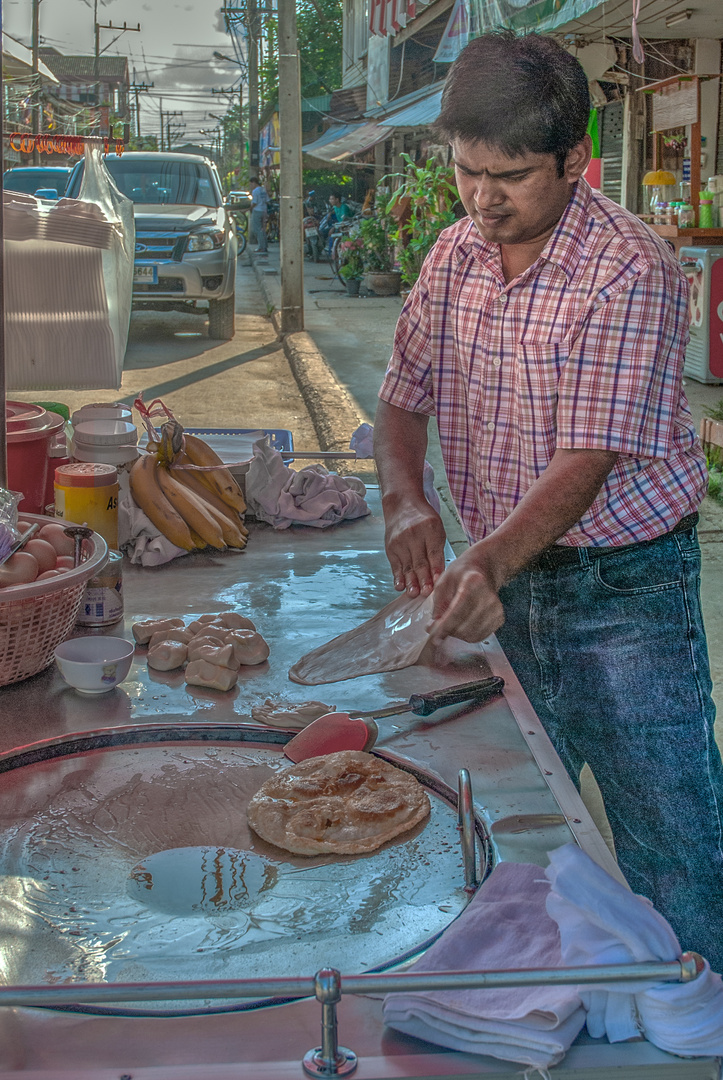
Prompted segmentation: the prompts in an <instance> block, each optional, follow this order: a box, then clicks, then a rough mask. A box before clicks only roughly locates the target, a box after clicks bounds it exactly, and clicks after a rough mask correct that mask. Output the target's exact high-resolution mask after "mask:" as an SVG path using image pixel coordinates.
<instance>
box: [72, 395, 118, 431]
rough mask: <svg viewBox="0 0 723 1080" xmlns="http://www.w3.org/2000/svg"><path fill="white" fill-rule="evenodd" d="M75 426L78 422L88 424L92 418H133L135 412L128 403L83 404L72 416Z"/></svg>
mask: <svg viewBox="0 0 723 1080" xmlns="http://www.w3.org/2000/svg"><path fill="white" fill-rule="evenodd" d="M71 419H72V423H73V427H75V426H76V425H77V424H86V423H88V421H90V420H124V421H126V422H130V421H132V420H133V413H132V411H131V409H129V408H128V406H127V405H121V404H117V405H116V404H114V403H112V402H111V403H107V402H104V401H99V402H97V403H94V404H91V405H83V406H82V408H80V409H77V410H76V411H75V412H74V413H73V416H72V418H71Z"/></svg>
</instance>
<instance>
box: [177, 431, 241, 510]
mask: <svg viewBox="0 0 723 1080" xmlns="http://www.w3.org/2000/svg"><path fill="white" fill-rule="evenodd" d="M183 439H184V444H183V448H184V450H185V451H186V454H187V455H188V457H189V458H190V459H191V462H192V463H193V464H194V465H215V466H218V467H217V468H214V469H209V471H208V472H199V473H197V474H196V475H197V476H198V477H199V479H200V480H201V481H202V482H203V483H204V484H205V485H206V487H207V488H208V489H209V490H210V491H214V492H215V493H216V494H217V495H218V497H219V498H220V499H221V500H222V501H223V502H225V503H226V505H227V506H230V507H232V508H233V509H234V510H235V511H236V512H237V513H238V514H243V512H244V510H245V509H246V503H245V501H244V497H243V495H242V494H241V488H240V487H239V486H238V484H237V483H236V481H235V480H234V478H233V476H232V475H231V473H230V472H229V471H228V469H227V468H226V466H225V465H224V463H223V462H222V461H221V458H220V457H219V456H218V454H217V453H216V451H215V450H212V449H211V447H210V446H209V445H208V443H205V442H204V441H203V439H199V438H198V436H197V435H188V434H187V433H184V436H183Z"/></svg>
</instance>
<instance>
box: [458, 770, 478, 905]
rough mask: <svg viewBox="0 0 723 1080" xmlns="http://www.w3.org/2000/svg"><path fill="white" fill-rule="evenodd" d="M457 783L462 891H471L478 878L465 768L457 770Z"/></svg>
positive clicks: (470, 796) (469, 785)
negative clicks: (462, 863) (462, 871)
mask: <svg viewBox="0 0 723 1080" xmlns="http://www.w3.org/2000/svg"><path fill="white" fill-rule="evenodd" d="M457 783H458V790H459V804H458V811H459V828H460V831H461V833H462V857H463V859H464V891H465V892H469V893H472V892H474V891H475V889H476V888H477V886H478V885H479V879H478V877H477V848H476V844H475V827H474V802H473V800H472V781H471V779H470V775H469V772H468V770H467V769H460V770H459V776H458V778H457Z"/></svg>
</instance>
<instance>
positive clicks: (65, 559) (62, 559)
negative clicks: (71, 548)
mask: <svg viewBox="0 0 723 1080" xmlns="http://www.w3.org/2000/svg"><path fill="white" fill-rule="evenodd" d="M74 566H75V559H74V558H73V557H72V555H58V561H57V562H56V564H55V569H56V570H72V569H73V568H74Z"/></svg>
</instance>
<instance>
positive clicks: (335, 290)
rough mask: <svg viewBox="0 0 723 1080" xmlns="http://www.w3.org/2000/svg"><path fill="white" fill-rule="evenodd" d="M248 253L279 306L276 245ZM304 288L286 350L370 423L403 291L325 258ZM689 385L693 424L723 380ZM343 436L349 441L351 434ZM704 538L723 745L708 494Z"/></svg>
mask: <svg viewBox="0 0 723 1080" xmlns="http://www.w3.org/2000/svg"><path fill="white" fill-rule="evenodd" d="M250 259H251V263H252V265H253V267H254V270H255V272H256V275H257V279H258V281H259V285H260V287H261V289H262V291H263V293H264V295H265V297H266V299H267V303H268V305H269V306H270V307H273V308H274V309H275V311H276V312H278V310H279V308H280V306H281V278H280V274H279V247H278V245H276V244H273V245H271V246H270V248H269V253H268V256H267V257H266V258H260V257H259V256H258V255H251V256H250ZM304 292H305V326H306V331H305V332H304V333H303V334H295V335H290V336H289V337H288V338H287V339H286V342H285V349H286V352H287V356H290V357H291V356H292V355H293V354H294V351H295V350H296V348H297V344H296V340H298V339H303V340H304V342H305V348H306V349H307V350H308V351H311V352H313V351H314V350H316V352H318V353H319V354H321V356H320V357H319V358H318V359H319V361H321V363H322V364H323V361H324V360H325V361H326V365H328V368H330V369H331V371H332V372H333V375H334V377H335V379H336V381H337V383H338V386H339V388H340V390H341V392H342V394H343V396H344V397H345V398H350V399H351V401H352V403H354V405H355V406H356V408H357V409H358V413H359V415H360V416H362V417H363V418H364V419H367V420H369V422H372V421H373V417H374V412H375V409H376V398H377V390H378V387H379V385H380V384H381V381H382V378H383V376H384V372H385V370H386V365H387V361H388V359H389V354H390V351H391V347H392V341H393V337H394V327H395V324H396V320H397V317H398V315H399V312H400V310H401V300H400V299H399V297H384V298H382V297H368V298H366V299H365V298H351V297H348V296H347V294H346V290H345V289H344V288H343V287H342V286H341V285H340V284H339V282H338V281H337V280H336V278H335V277H334V275H333V273H332V271H331V268H330V266H329V264H328V263H326V262H322V263H311V262H305V263H304ZM277 321H278V320H277ZM292 366H293V364H292ZM328 387H329V388H328V391H327V393H326V394H325V395H324V396H323V398H322V400H320V401H319V402H318V403H316V404H312V408H311V409H310V411H311V413H312V418H313V416H314V414H315V412H316V411H317V408H321V409H322V410H323V408H324V406H325V405H326V404H327V403H328V404H330V403H331V401H332V400H333V399H334V395H333V390H332V385H331V384H328ZM685 389H686V393H687V395H688V399H689V401H690V405H691V410H692V412H693V417H694V420H695V423H696V427H699V426H700V421H701V419H702V417H703V416H704V415H705V410H706V409H708V408H712V407H714V406H715V405H716V404H717V403H718V401H720V399H721V398H723V386H705V385H702V384H701V383H696V382H694V381H693V380H692V379H688V380H686V387H685ZM307 404H308V402H307ZM430 428H431V425H430ZM435 434H436V433H435ZM344 436H345V430H343V423H342V425H341V426H340V427H339V429H338V430H336V431H335V438H336V440H337V442H338V445H337V446H336V447H335V448H336V449H339V448H340V444H341V442H342V440H343V438H344ZM346 438H347V445H348V435H347V436H346ZM324 448H325V447H324V445H323V439H322V449H324ZM427 456H428V458H429V460H430V461H431V463H432V465H433V467H434V471H435V477H436V480H435V485H436V486H437V488H438V490H439V493H440V497H441V498H442V501H443V508H444V511H445V513H444V518H445V527H446V529H447V533H448V536H449V537H450V541H451V543H452V547H453V548H455V549H456V550H461V549H462V548H463V547H464V546H466V543H465V540H464V536H463V534H462V530H461V527H460V526H459V522H458V520H457V517H456V513H455V511H454V508H453V506H452V504H451V499H450V496H449V491H448V488H447V485H446V479H445V476H444V469H443V467H442V461H441V455H440V452H439V443H438V441H437V440H436V437H434V436H432V437H430V446H429V451H428V455H427ZM699 536H700V541H701V549H702V553H703V569H702V575H701V576H702V589H701V592H702V598H703V611H704V617H705V622H706V630H707V634H708V646H709V652H710V658H711V667H712V674H713V682H714V697H715V698H716V702H717V706H718V716H719V720H718V723H717V736H718V741H719V743H720V744H721V746H723V506H721V505H720V504H719V503H716V502H713V501H712V500H711V499H706V500H705V501H704V503H703V506H702V508H701V522H700V526H699Z"/></svg>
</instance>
